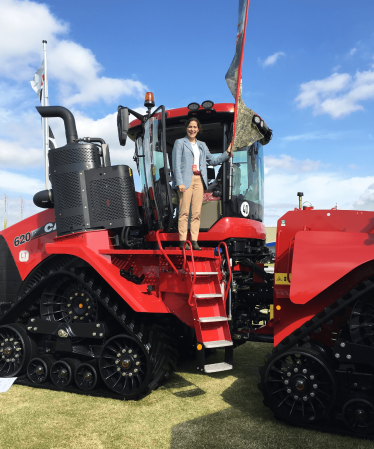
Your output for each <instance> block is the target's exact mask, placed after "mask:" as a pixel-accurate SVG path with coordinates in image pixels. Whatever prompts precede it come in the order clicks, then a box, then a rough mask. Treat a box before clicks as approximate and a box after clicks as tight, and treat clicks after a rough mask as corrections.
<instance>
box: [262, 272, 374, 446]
mask: <svg viewBox="0 0 374 449" xmlns="http://www.w3.org/2000/svg"><path fill="white" fill-rule="evenodd" d="M373 290H374V277H371V278H370V279H368V280H366V281H364V282H362V283H361V284H359V285H358V286H357V287H355V288H353V289H352V290H350V291H349V292H347V293H346V294H345V295H343V296H342V297H340V298H339V299H337V300H336V301H335V302H334V303H332V304H330V305H329V306H327V307H326V308H325V309H324V310H322V311H321V312H320V313H318V314H317V315H315V316H314V317H313V318H312V319H311V320H309V321H307V322H306V323H304V324H303V325H302V326H301V327H299V328H298V329H296V330H295V331H293V332H292V333H291V334H290V335H288V336H287V337H286V338H284V339H283V340H282V341H281V342H280V343H279V344H278V346H276V347H275V348H274V350H273V354H272V355H271V356H270V357H269V359H268V361H267V363H266V364H265V365H264V366H262V367H261V368H260V369H259V373H260V376H261V383H260V384H258V388H259V390H260V391H261V392H263V391H262V390H263V388H262V384H263V383H264V377H265V373H266V368H267V366H268V365H269V364H270V363H271V362H272V360H273V359H274V358H275V357H277V356H279V355H280V354H282V353H283V352H285V351H287V350H289V349H291V348H293V347H294V346H297V345H298V344H299V343H300V342H303V343H306V342H307V341H308V340H310V334H311V333H312V332H316V333H318V332H319V330H320V328H321V325H322V324H324V323H327V322H329V321H330V320H332V319H333V317H334V315H336V314H337V313H339V312H340V311H342V310H343V309H345V308H346V307H347V306H349V305H350V304H352V303H353V302H355V301H357V300H358V299H359V298H361V297H362V296H363V295H365V294H366V293H368V292H371V291H373ZM263 403H264V405H265V406H266V407H268V408H271V407H270V405H269V404H267V402H266V399H264V401H263ZM273 413H274V412H273ZM274 415H275V413H274ZM275 417H276V418H277V419H280V420H283V419H282V418H281V417H280V416H276V415H275ZM284 421H285V422H286V423H287V424H291V423H289V422H288V421H287V420H284ZM292 425H293V426H296V427H302V428H305V429H313V430H319V431H322V432H328V433H339V434H341V435H349V436H351V437H355V438H361V439H370V440H374V435H360V434H357V433H354V432H351V431H350V430H349V429H347V427H346V426H345V425H344V423H342V422H340V421H338V420H336V419H324V420H321V421H318V422H317V423H315V424H309V425H307V424H305V425H300V424H294V423H292Z"/></svg>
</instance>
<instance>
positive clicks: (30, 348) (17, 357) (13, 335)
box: [0, 324, 37, 377]
mask: <svg viewBox="0 0 374 449" xmlns="http://www.w3.org/2000/svg"><path fill="white" fill-rule="evenodd" d="M36 352H37V345H36V343H35V341H34V340H33V339H32V338H31V337H30V335H29V334H28V333H27V332H26V330H25V327H24V326H23V325H21V324H11V325H5V326H0V377H16V376H19V375H21V374H23V373H24V372H25V371H26V368H27V365H28V363H29V360H30V359H31V358H33V357H34V355H35V354H36Z"/></svg>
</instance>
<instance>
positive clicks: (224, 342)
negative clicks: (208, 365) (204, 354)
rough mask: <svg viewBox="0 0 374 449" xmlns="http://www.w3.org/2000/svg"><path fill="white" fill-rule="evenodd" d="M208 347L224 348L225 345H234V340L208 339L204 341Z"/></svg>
mask: <svg viewBox="0 0 374 449" xmlns="http://www.w3.org/2000/svg"><path fill="white" fill-rule="evenodd" d="M203 344H204V346H205V347H206V348H209V349H211V348H224V347H225V346H233V344H234V343H233V342H232V341H229V340H216V341H206V342H204V343H203Z"/></svg>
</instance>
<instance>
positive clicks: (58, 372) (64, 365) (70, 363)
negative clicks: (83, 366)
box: [51, 359, 79, 388]
mask: <svg viewBox="0 0 374 449" xmlns="http://www.w3.org/2000/svg"><path fill="white" fill-rule="evenodd" d="M78 365H79V361H78V360H75V359H63V360H58V361H57V362H55V363H54V364H53V365H52V368H51V381H52V383H53V384H54V385H56V387H61V388H66V387H68V386H69V385H70V384H71V383H72V381H73V379H74V372H75V370H76V368H77V367H78Z"/></svg>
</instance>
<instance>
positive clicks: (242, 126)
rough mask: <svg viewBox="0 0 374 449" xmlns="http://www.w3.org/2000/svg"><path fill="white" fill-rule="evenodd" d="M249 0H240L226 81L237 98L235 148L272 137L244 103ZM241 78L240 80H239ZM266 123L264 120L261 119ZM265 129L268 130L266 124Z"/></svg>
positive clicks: (263, 142) (264, 141)
mask: <svg viewBox="0 0 374 449" xmlns="http://www.w3.org/2000/svg"><path fill="white" fill-rule="evenodd" d="M248 6H249V0H239V19H238V29H237V35H236V50H235V55H234V59H233V60H232V62H231V65H230V67H229V69H228V71H227V73H226V76H225V79H226V83H227V85H228V87H229V89H230V92H231V93H232V95H233V97H234V98H235V113H234V127H233V136H232V142H233V149H234V150H236V149H238V148H243V147H246V146H250V145H252V144H253V143H254V142H256V141H258V140H259V141H260V143H261V144H262V145H266V144H267V143H268V142H269V141H270V139H271V130H269V132H267V131H266V136H265V137H264V134H262V133H261V132H260V130H259V128H258V126H257V125H256V120H255V119H256V117H255V116H256V114H255V113H254V111H252V109H249V108H247V107H246V105H245V104H244V101H243V98H242V66H243V55H244V43H245V34H246V30H247V17H248ZM238 80H239V82H238ZM261 122H262V123H264V122H263V121H261ZM265 129H266V130H268V127H267V125H266V124H265Z"/></svg>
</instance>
